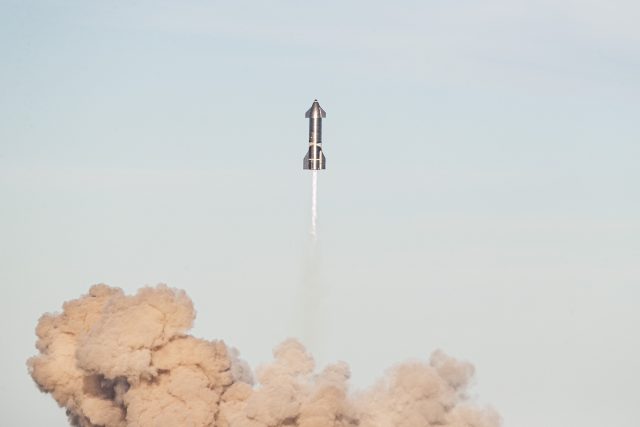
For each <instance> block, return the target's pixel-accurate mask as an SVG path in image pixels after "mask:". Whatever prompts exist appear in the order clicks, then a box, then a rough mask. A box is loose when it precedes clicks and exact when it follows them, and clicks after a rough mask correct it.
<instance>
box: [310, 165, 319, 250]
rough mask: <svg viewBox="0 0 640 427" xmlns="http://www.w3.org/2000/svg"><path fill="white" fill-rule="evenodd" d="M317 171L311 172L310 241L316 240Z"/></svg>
mask: <svg viewBox="0 0 640 427" xmlns="http://www.w3.org/2000/svg"><path fill="white" fill-rule="evenodd" d="M317 224H318V171H315V170H314V171H312V172H311V241H312V242H315V241H316V240H317V239H318V229H317Z"/></svg>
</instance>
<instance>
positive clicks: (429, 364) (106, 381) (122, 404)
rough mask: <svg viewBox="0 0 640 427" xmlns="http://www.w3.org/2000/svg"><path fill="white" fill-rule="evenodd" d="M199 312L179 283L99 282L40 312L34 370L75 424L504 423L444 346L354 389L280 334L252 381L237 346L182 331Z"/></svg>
mask: <svg viewBox="0 0 640 427" xmlns="http://www.w3.org/2000/svg"><path fill="white" fill-rule="evenodd" d="M194 318H195V311H194V307H193V304H192V302H191V300H190V299H189V298H188V297H187V295H186V294H185V293H184V291H179V290H175V289H170V288H168V287H166V286H164V285H159V286H157V287H155V288H148V287H147V288H143V289H141V290H139V291H138V293H137V294H135V295H125V294H124V293H123V291H122V290H121V289H118V288H111V287H108V286H106V285H96V286H93V287H92V288H91V289H90V290H89V293H88V294H87V295H84V296H82V297H81V298H79V299H76V300H73V301H68V302H66V303H65V304H64V305H63V311H62V313H59V314H45V315H43V316H42V318H41V319H40V321H39V322H38V326H37V328H36V333H37V336H38V340H37V343H36V347H37V349H38V350H39V353H40V354H39V355H37V356H35V357H32V358H31V359H29V361H28V367H29V372H30V374H31V376H32V377H33V379H34V380H35V382H36V383H37V385H38V386H39V387H40V390H42V391H43V392H47V393H51V395H52V397H53V398H54V399H55V400H56V402H58V404H59V405H60V406H63V407H65V408H66V410H67V415H68V417H69V422H70V424H71V425H74V426H80V427H99V426H100V427H178V426H179V427H285V426H286V427H356V426H358V427H428V426H435V425H437V426H439V427H498V426H500V418H499V416H498V415H497V414H496V412H495V411H493V410H492V409H489V408H483V407H478V406H476V405H473V404H472V403H470V402H469V401H468V398H467V397H466V396H467V394H466V390H467V386H468V383H469V381H470V379H471V377H472V375H473V371H474V369H473V366H472V365H470V364H469V363H466V362H460V361H458V360H455V359H453V358H451V357H449V356H447V355H445V354H444V353H442V352H440V351H436V352H434V353H433V354H432V355H431V357H430V358H429V360H428V361H417V362H411V363H405V364H402V365H398V366H396V367H394V368H393V369H391V370H390V371H389V372H388V373H387V375H386V377H385V378H384V379H383V380H381V381H380V382H378V383H377V384H376V385H375V386H374V387H372V388H371V389H369V390H366V391H364V392H360V393H358V394H352V393H350V392H349V387H348V379H349V368H348V366H347V365H346V364H345V363H342V362H340V363H335V364H332V365H329V366H327V367H326V368H324V369H323V370H321V371H319V372H318V371H316V370H315V365H314V361H313V358H312V357H311V355H310V354H309V353H308V352H307V351H306V350H305V348H304V347H303V346H302V345H301V344H300V343H299V342H297V341H295V340H287V341H285V342H284V343H282V344H280V345H279V346H278V347H276V349H275V350H274V353H273V354H274V360H273V361H272V362H270V363H268V364H266V365H264V366H262V367H260V368H259V369H258V370H257V371H256V383H257V384H255V385H254V380H253V374H252V373H251V370H250V368H249V367H248V365H247V364H246V363H245V362H243V361H242V360H241V359H240V358H239V357H238V352H237V351H236V350H234V349H232V348H230V347H228V346H227V345H226V344H225V343H224V342H222V341H208V340H205V339H200V338H195V337H193V336H191V335H188V334H187V331H188V330H189V328H191V326H192V323H193V320H194Z"/></svg>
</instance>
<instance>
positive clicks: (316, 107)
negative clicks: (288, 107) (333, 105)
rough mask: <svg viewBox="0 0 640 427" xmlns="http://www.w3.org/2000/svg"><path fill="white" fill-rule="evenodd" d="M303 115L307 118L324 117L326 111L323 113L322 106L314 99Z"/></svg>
mask: <svg viewBox="0 0 640 427" xmlns="http://www.w3.org/2000/svg"><path fill="white" fill-rule="evenodd" d="M304 116H305V118H307V119H317V118H325V117H327V113H325V112H324V110H323V109H322V107H320V103H318V100H317V99H314V100H313V104H311V108H309V110H308V111H307V112H306V114H305V115H304Z"/></svg>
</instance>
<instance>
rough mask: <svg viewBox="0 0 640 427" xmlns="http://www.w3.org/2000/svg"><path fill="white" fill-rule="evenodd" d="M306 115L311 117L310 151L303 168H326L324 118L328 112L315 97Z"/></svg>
mask: <svg viewBox="0 0 640 427" xmlns="http://www.w3.org/2000/svg"><path fill="white" fill-rule="evenodd" d="M304 116H305V118H307V119H309V151H308V152H307V155H306V156H304V161H303V163H302V168H303V169H310V170H320V169H325V165H326V162H327V159H325V158H324V154H322V119H324V118H325V117H327V113H325V112H324V110H323V109H322V108H321V107H320V104H318V100H317V99H314V100H313V104H312V105H311V108H309V110H308V111H307V112H306V114H305V115H304Z"/></svg>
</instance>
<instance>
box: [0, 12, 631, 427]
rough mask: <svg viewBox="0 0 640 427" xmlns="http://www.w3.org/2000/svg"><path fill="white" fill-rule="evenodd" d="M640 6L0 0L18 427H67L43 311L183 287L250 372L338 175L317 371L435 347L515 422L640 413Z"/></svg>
mask: <svg viewBox="0 0 640 427" xmlns="http://www.w3.org/2000/svg"><path fill="white" fill-rule="evenodd" d="M638 22H640V6H639V5H638V2H636V1H631V0H629V1H620V0H616V1H578V0H555V1H533V0H530V1H517V0H515V1H513V0H512V1H508V0H495V1H482V2H481V1H456V2H451V1H448V2H445V1H397V2H390V1H387V2H379V1H367V2H360V1H352V2H344V1H341V2H339V1H326V0H325V1H322V2H308V1H307V2H299V1H298V2H293V1H291V2H278V1H273V2H257V1H254V2H246V1H236V2H214V1H179V2H178V1H175V2H167V1H153V2H152V1H127V2H124V1H120V2H118V1H95V0H94V1H86V0H84V1H63V2H54V1H28V0H20V1H18V0H16V1H8V0H0V117H1V119H0V283H1V286H2V289H3V291H4V297H3V298H2V299H1V300H0V308H1V312H2V319H1V328H2V329H1V332H2V335H3V337H4V345H3V350H2V352H0V362H1V363H2V366H3V372H4V376H3V381H2V382H0V398H1V399H2V402H3V405H2V406H3V410H2V411H1V412H0V424H1V425H3V426H44V425H46V426H49V427H52V426H60V427H62V426H65V425H66V420H65V417H64V414H63V411H62V410H60V409H58V408H57V406H56V405H55V403H54V401H53V399H51V398H50V397H49V396H45V395H41V394H39V392H38V391H37V389H36V387H35V385H34V384H33V383H32V381H31V379H30V378H29V376H28V375H27V371H26V367H25V360H26V359H27V357H29V356H31V355H33V354H35V348H34V347H33V345H34V342H35V334H34V327H35V324H36V321H37V319H38V317H39V316H40V314H42V313H43V312H45V311H54V310H58V309H59V308H60V306H61V303H62V302H63V301H65V300H67V299H71V298H75V297H77V296H79V295H80V294H82V293H84V292H85V291H86V290H87V289H88V287H89V286H90V285H91V284H93V283H98V282H105V283H108V284H110V285H115V286H121V287H123V288H124V289H126V290H127V291H130V292H133V291H135V289H137V288H138V287H140V286H142V285H145V284H156V283H158V282H165V283H168V284H169V285H171V286H174V287H179V288H183V289H185V290H187V292H188V293H189V295H190V296H191V297H192V298H193V299H194V302H195V305H196V308H197V309H198V312H199V313H198V318H197V319H196V328H195V333H196V334H197V335H199V336H203V337H206V338H223V339H225V340H226V341H227V342H228V343H229V344H232V345H235V346H237V347H239V349H240V350H241V353H242V354H243V355H244V357H245V358H246V359H248V360H249V361H250V363H251V364H252V365H254V366H255V365H256V364H258V363H260V362H262V361H266V360H268V359H269V357H270V352H271V349H272V347H273V346H274V345H275V344H277V343H278V342H279V341H280V340H282V339H284V338H286V337H288V336H291V335H298V334H299V333H300V332H301V325H300V323H301V315H300V311H301V309H300V305H301V303H302V300H303V296H302V295H303V294H304V290H303V289H301V287H302V283H303V282H304V280H303V278H304V270H305V267H304V261H305V258H306V252H307V249H308V246H307V244H308V234H307V233H308V226H309V195H310V189H309V185H310V177H309V174H308V173H306V172H303V171H302V170H301V166H302V158H303V156H304V152H305V149H306V145H307V123H306V121H305V119H304V112H305V111H306V109H307V108H308V107H309V106H310V104H311V102H312V101H313V99H314V98H318V99H319V101H320V103H321V105H322V106H323V108H324V109H325V110H326V111H327V119H326V121H325V128H324V136H323V137H324V150H325V153H326V156H327V165H328V170H327V171H326V172H323V173H322V174H321V176H320V182H319V187H320V188H319V227H320V230H319V234H320V246H321V252H322V254H321V257H320V260H319V262H320V264H319V270H320V272H321V276H322V280H321V283H322V284H323V293H324V295H323V299H322V300H321V301H319V302H318V304H319V310H318V316H319V323H320V324H321V325H322V327H321V328H320V330H319V331H318V334H319V335H318V337H317V340H316V341H315V342H314V344H313V345H312V347H313V348H312V350H313V352H314V353H315V354H316V356H317V358H318V360H319V362H320V363H325V362H327V361H332V360H335V359H342V360H345V361H348V362H349V363H350V365H351V367H352V370H353V374H354V383H355V384H356V385H358V386H364V385H366V384H369V383H371V382H372V381H373V380H374V379H375V378H377V377H378V376H379V375H380V374H381V373H382V372H383V371H384V369H385V368H386V367H388V366H390V365H391V364H393V363H394V362H399V361H402V360H405V359H407V358H415V357H423V358H424V357H426V356H428V354H429V353H430V352H431V351H432V350H434V349H436V348H442V349H443V350H445V351H446V352H448V353H450V354H452V355H454V356H456V357H460V358H463V359H467V360H470V361H472V362H473V363H474V364H475V365H476V368H477V386H476V387H475V388H474V391H475V392H476V393H477V395H478V398H479V400H480V401H481V402H488V403H491V404H493V405H494V406H495V407H496V408H497V409H498V410H499V411H500V412H501V414H502V415H503V417H504V420H505V426H514V427H540V426H545V427H566V426H581V427H596V426H598V427H602V426H614V425H615V426H637V422H638V408H640V394H639V393H638V381H640V340H639V335H638V326H640V310H639V309H640V219H639V218H640V190H639V184H640V167H639V166H638V164H639V159H640V120H639V117H640V102H639V98H640V25H638Z"/></svg>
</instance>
